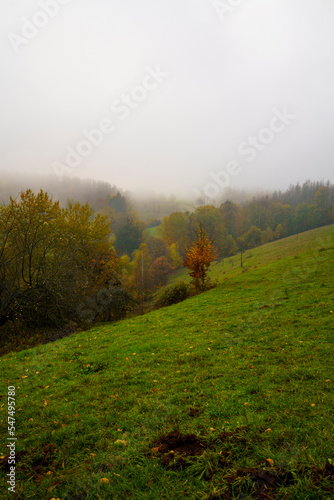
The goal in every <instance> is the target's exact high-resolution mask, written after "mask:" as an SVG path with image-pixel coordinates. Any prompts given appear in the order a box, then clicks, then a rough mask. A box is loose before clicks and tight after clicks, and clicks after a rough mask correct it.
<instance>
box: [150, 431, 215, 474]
mask: <svg viewBox="0 0 334 500" xmlns="http://www.w3.org/2000/svg"><path fill="white" fill-rule="evenodd" d="M205 449H206V444H205V442H204V441H202V440H201V439H199V438H198V437H197V436H196V435H195V434H182V433H181V432H180V431H178V430H174V431H172V432H170V433H169V434H166V435H164V436H161V437H160V439H159V440H158V441H155V442H154V443H153V452H154V454H155V456H156V457H159V458H160V461H161V463H162V464H163V465H165V466H167V467H171V466H184V465H186V459H187V457H194V456H198V455H202V453H203V452H204V450H205Z"/></svg>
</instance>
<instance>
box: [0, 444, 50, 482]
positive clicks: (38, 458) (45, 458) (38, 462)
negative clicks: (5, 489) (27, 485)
mask: <svg viewBox="0 0 334 500" xmlns="http://www.w3.org/2000/svg"><path fill="white" fill-rule="evenodd" d="M55 452H56V445H55V444H52V443H43V444H42V446H41V447H40V446H35V447H34V448H32V449H31V450H29V451H18V452H16V456H15V462H16V464H15V465H16V470H17V472H23V473H25V474H29V475H31V476H32V478H33V480H34V481H35V482H38V481H40V480H41V478H42V476H43V474H46V472H48V471H49V470H50V469H54V462H55V458H56V457H55ZM8 458H9V455H7V456H6V457H5V458H3V459H2V460H0V469H1V470H3V471H4V472H8V471H9V465H8Z"/></svg>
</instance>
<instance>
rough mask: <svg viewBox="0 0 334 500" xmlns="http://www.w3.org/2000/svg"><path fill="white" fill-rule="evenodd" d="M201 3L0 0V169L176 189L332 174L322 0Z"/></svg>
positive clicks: (328, 29) (331, 43)
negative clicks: (63, 173)
mask: <svg viewBox="0 0 334 500" xmlns="http://www.w3.org/2000/svg"><path fill="white" fill-rule="evenodd" d="M238 3H239V4H240V5H236V4H238ZM214 4H215V2H214V1H213V0H140V1H138V0H95V1H94V2H93V1H92V0H38V1H35V0H16V1H15V2H14V1H13V0H2V1H1V4H0V14H1V15H0V19H1V21H0V23H1V24H0V30H1V31H0V35H1V43H0V51H1V78H0V100H1V125H0V127H1V130H0V133H1V135H0V170H1V171H10V172H12V171H17V172H20V171H24V172H29V173H31V175H33V174H34V173H46V174H49V173H53V172H55V170H54V168H55V165H57V168H58V172H59V171H62V169H63V171H64V172H66V173H68V174H70V175H73V176H75V177H78V176H79V177H90V178H94V179H102V180H105V181H108V182H110V183H111V184H116V185H118V186H120V187H122V188H123V189H126V190H132V191H136V190H144V189H147V190H155V191H157V192H165V193H175V194H177V195H184V196H189V195H194V194H195V191H196V189H198V190H199V191H200V192H204V190H205V189H206V190H207V192H208V193H211V192H212V193H213V194H214V192H215V189H216V188H215V185H216V186H218V187H217V189H218V190H219V189H221V188H222V187H223V184H222V183H220V184H219V180H218V181H217V178H218V179H220V181H222V180H223V181H222V182H224V183H225V184H224V185H228V186H230V187H235V188H260V189H273V188H286V187H288V185H289V184H290V183H296V182H298V181H300V182H303V181H305V180H306V179H308V178H310V179H311V180H322V179H324V180H327V179H329V180H330V181H332V182H333V180H334V179H333V164H334V162H333V160H334V141H333V135H334V3H333V1H332V0H317V2H315V1H314V0H244V1H240V2H237V1H235V0H234V1H232V0H226V1H223V0H222V1H221V2H216V6H215V5H214ZM232 4H234V6H232ZM36 24H37V25H39V26H40V27H36ZM97 127H100V128H101V127H102V128H103V132H99V133H96V132H94V133H93V134H92V133H91V131H92V130H93V129H96V128H97ZM264 129H265V130H264ZM82 141H86V144H83V142H82ZM87 141H88V146H87ZM254 141H255V142H254ZM92 142H95V145H92ZM78 148H79V150H80V151H83V152H84V153H85V155H86V156H84V155H83V154H81V153H80V154H79V156H76V155H75V154H74V156H73V151H76V152H77V151H78ZM87 152H88V153H89V154H87ZM77 155H78V153H77ZM59 169H60V170H59ZM224 172H225V173H224ZM226 172H230V173H229V174H228V176H226ZM215 179H216V180H215ZM199 191H198V193H199Z"/></svg>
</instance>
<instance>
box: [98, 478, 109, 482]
mask: <svg viewBox="0 0 334 500" xmlns="http://www.w3.org/2000/svg"><path fill="white" fill-rule="evenodd" d="M100 483H102V484H109V479H107V478H106V477H103V478H102V479H100Z"/></svg>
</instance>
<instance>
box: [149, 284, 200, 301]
mask: <svg viewBox="0 0 334 500" xmlns="http://www.w3.org/2000/svg"><path fill="white" fill-rule="evenodd" d="M193 295H195V292H194V288H193V286H192V285H190V284H188V283H185V282H184V281H179V282H178V283H176V284H175V285H169V286H167V287H166V288H164V289H163V290H162V291H161V292H160V293H159V295H158V298H157V300H156V302H155V305H156V306H157V307H166V306H171V305H172V304H178V303H179V302H182V301H183V300H186V299H188V298H189V297H192V296H193Z"/></svg>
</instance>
